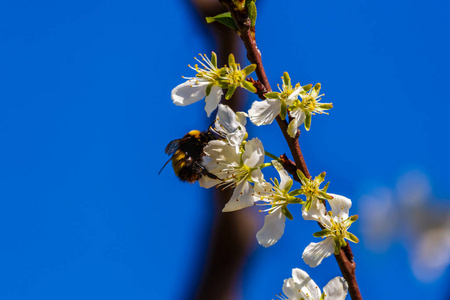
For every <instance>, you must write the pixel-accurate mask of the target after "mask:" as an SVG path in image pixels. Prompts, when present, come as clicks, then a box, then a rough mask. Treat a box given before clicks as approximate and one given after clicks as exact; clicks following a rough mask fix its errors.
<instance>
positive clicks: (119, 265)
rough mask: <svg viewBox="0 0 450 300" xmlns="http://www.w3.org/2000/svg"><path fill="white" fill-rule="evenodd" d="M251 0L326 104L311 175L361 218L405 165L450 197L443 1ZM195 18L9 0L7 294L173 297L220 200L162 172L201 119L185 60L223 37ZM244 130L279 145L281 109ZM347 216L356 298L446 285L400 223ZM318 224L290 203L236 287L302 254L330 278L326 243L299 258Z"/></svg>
mask: <svg viewBox="0 0 450 300" xmlns="http://www.w3.org/2000/svg"><path fill="white" fill-rule="evenodd" d="M260 2H261V3H259V2H258V3H257V4H258V8H259V15H258V20H257V40H258V45H259V48H260V50H261V52H262V57H263V61H264V65H265V68H266V72H267V73H268V76H269V79H270V81H271V83H272V86H275V85H276V84H277V83H280V76H281V75H282V74H283V72H284V71H288V72H289V74H290V75H291V78H292V79H293V80H294V81H300V82H301V83H302V84H306V83H315V82H321V83H322V90H323V92H324V93H325V94H326V96H325V98H324V101H325V100H326V101H325V102H333V104H334V108H333V109H332V110H331V112H330V115H329V116H315V117H314V118H313V120H312V127H311V131H310V132H305V131H302V136H301V144H302V148H303V151H304V155H305V157H306V161H307V163H308V166H309V169H310V171H311V173H312V174H318V173H320V172H321V171H327V179H328V180H330V181H331V185H330V191H332V192H334V193H338V194H343V195H346V196H347V197H349V198H351V199H353V201H354V207H353V209H352V213H357V214H359V215H360V218H364V217H365V216H364V215H362V214H361V211H362V210H360V203H359V202H358V199H360V198H361V197H363V196H364V195H366V194H368V193H370V191H371V190H373V189H374V188H377V187H379V186H386V187H389V188H394V187H395V184H396V182H397V181H398V179H399V178H400V177H401V176H402V175H403V174H405V173H406V172H408V171H411V170H416V171H420V172H421V173H423V174H425V175H426V177H427V178H428V180H429V182H430V185H431V188H432V192H433V195H434V198H435V199H434V201H435V202H441V204H444V205H446V204H447V203H448V202H447V201H445V200H439V199H449V198H450V185H448V182H449V175H448V172H447V170H448V168H449V167H450V161H449V159H448V146H449V142H448V129H449V126H448V121H447V120H448V119H447V117H446V115H447V113H448V110H449V108H450V102H449V100H450V99H449V98H450V97H449V96H450V93H449V91H448V89H447V88H446V85H447V84H448V81H449V79H450V78H449V77H450V76H449V73H448V69H449V67H450V60H449V56H448V53H450V43H449V41H448V35H449V29H450V21H449V20H448V17H447V12H448V11H449V9H450V4H449V2H448V1H444V0H440V1H439V0H432V1H426V2H424V1H416V0H408V1H406V0H398V1H376V2H374V1H361V0H359V1H335V0H333V1H331V0H324V1H304V2H300V1H276V2H274V1H260ZM200 26H201V25H200V24H199V22H198V20H197V16H196V15H194V14H193V10H192V9H191V8H190V7H189V4H188V3H187V2H183V1H160V2H158V3H156V4H152V3H151V2H149V1H137V0H136V1H134V0H132V1H127V2H126V3H125V2H123V1H76V2H67V1H45V0H43V1H9V2H8V3H6V2H5V3H3V5H2V9H1V10H0V49H1V51H0V53H1V55H0V136H1V139H2V141H3V147H1V148H0V153H1V157H2V159H0V199H1V200H2V201H1V204H2V205H1V207H0V228H1V229H0V231H1V236H2V239H1V240H2V243H0V269H1V270H2V271H1V272H0V282H2V284H1V285H0V286H1V288H0V298H1V299H7V300H9V299H11V300H12V299H14V300H15V299H49V300H51V299H126V298H128V299H152V298H155V297H158V299H179V298H180V297H182V296H181V295H182V294H183V291H184V289H186V288H188V287H189V278H190V277H191V272H192V270H193V268H195V266H196V265H197V264H198V263H199V262H197V261H196V260H197V259H198V258H199V257H200V255H199V252H200V251H202V246H203V244H201V243H199V242H198V241H202V240H203V239H204V234H205V232H206V231H207V230H206V229H205V228H207V227H208V226H209V224H210V222H211V217H210V215H209V211H210V209H211V203H210V201H212V199H209V198H208V197H209V194H208V193H207V192H205V191H204V190H202V189H200V188H199V187H198V185H189V184H184V183H181V182H179V181H178V179H177V178H176V177H175V176H174V175H173V172H172V171H171V170H170V168H167V169H166V170H164V172H163V173H162V174H161V175H160V176H157V173H158V171H159V169H160V168H161V166H162V165H163V163H164V162H165V161H166V160H167V157H166V155H165V154H164V152H163V151H164V147H165V146H166V144H167V143H168V142H169V141H170V140H172V139H175V138H179V137H181V136H182V135H184V134H185V133H186V132H187V131H189V130H191V129H194V128H206V127H207V126H208V124H209V123H210V121H208V120H207V119H206V117H205V113H204V111H203V105H202V104H201V103H197V104H194V105H191V106H189V107H176V106H174V105H173V104H172V102H171V100H170V91H171V89H172V88H173V87H175V86H176V85H177V84H179V83H181V82H182V78H181V75H185V76H192V75H193V73H192V71H191V70H190V69H189V68H188V67H187V64H192V63H194V61H193V57H194V56H195V55H197V53H199V52H201V53H209V52H210V51H211V50H215V49H214V44H213V43H212V42H211V39H210V37H209V36H207V32H206V31H205V30H203V29H202V28H201V27H200ZM242 64H243V65H246V64H247V63H246V62H245V61H244V62H242ZM254 100H256V99H255V97H250V98H249V99H248V102H247V104H246V107H247V108H248V107H249V106H250V105H251V102H252V101H254ZM249 131H250V135H251V136H258V137H260V138H261V140H262V141H263V143H264V145H265V147H266V148H267V150H269V151H270V152H272V153H275V154H281V153H284V152H287V151H288V150H287V147H286V145H285V144H284V143H282V141H280V139H281V137H280V135H279V129H278V128H276V126H275V124H274V125H272V126H265V127H260V128H256V127H254V126H250V127H249ZM180 195H181V196H180ZM433 203H434V202H433ZM430 205H433V204H430ZM447 207H448V206H447ZM294 211H295V210H294ZM297 215H298V214H297ZM261 218H262V216H261ZM354 226H355V228H356V229H355V230H356V234H357V235H358V236H360V237H361V243H360V244H359V245H356V246H354V247H353V249H354V252H355V256H356V260H357V263H358V269H357V272H358V279H359V282H360V285H361V289H362V292H363V295H364V298H365V299H368V300H371V299H380V298H383V299H403V298H405V299H421V298H424V297H427V298H429V299H444V297H448V295H449V293H450V291H449V289H448V286H447V285H446V283H447V282H448V277H449V273H448V270H447V271H446V272H445V273H444V274H443V275H442V276H441V277H440V278H439V279H436V280H435V281H433V282H431V283H423V282H421V281H419V280H417V279H416V277H415V276H414V275H413V273H412V272H411V268H410V261H409V260H408V256H409V255H410V254H409V253H410V252H409V249H408V243H405V242H404V238H403V237H402V236H401V235H400V236H397V237H396V239H394V240H393V242H392V243H391V244H389V246H388V247H387V248H386V249H385V250H384V251H383V252H381V253H380V252H374V251H372V250H371V249H370V248H369V247H368V246H367V244H368V243H366V241H365V240H364V239H365V238H364V236H361V234H362V233H361V232H360V229H361V228H360V227H358V226H360V225H358V223H357V224H355V225H354ZM299 228H301V230H299ZM316 229H317V228H315V227H314V225H311V226H310V225H309V224H307V225H305V222H302V220H301V218H297V219H296V220H294V221H293V222H290V223H289V224H288V225H287V227H286V233H285V235H284V236H283V238H282V239H281V240H280V241H279V242H278V243H277V244H276V245H275V246H273V247H271V248H269V249H263V248H257V250H256V252H255V253H254V255H253V256H252V257H251V260H250V262H249V263H248V265H247V266H246V268H245V276H244V279H243V282H242V293H243V296H244V299H272V298H273V297H274V295H275V294H276V293H279V292H281V286H282V282H283V279H285V278H287V277H289V276H290V272H291V269H292V268H294V267H300V268H304V269H305V270H307V271H308V272H309V273H310V274H311V276H312V277H313V278H314V279H315V280H316V282H318V283H319V285H322V286H323V285H325V284H326V283H327V282H328V280H330V279H331V278H332V277H334V276H337V275H338V274H339V271H338V269H337V266H336V263H335V262H334V261H333V260H332V259H328V260H327V261H325V262H324V263H323V264H322V265H321V266H319V267H318V268H315V269H309V268H308V267H307V266H306V265H305V264H304V263H303V261H302V260H301V252H302V251H303V249H304V247H305V246H306V245H307V244H308V243H309V242H310V241H311V239H312V236H311V234H312V233H313V232H314V231H315V230H316ZM412 239H414V236H413V237H412ZM254 242H255V243H256V239H255V241H254Z"/></svg>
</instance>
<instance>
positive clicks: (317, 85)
mask: <svg viewBox="0 0 450 300" xmlns="http://www.w3.org/2000/svg"><path fill="white" fill-rule="evenodd" d="M320 87H321V85H320V83H316V85H315V86H314V90H316V91H317V93H319V91H320Z"/></svg>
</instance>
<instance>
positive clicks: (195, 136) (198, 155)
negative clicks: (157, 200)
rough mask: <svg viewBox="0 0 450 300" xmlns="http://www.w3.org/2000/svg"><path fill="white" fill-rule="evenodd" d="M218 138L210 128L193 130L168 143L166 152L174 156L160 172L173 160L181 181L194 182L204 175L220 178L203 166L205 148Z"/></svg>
mask: <svg viewBox="0 0 450 300" xmlns="http://www.w3.org/2000/svg"><path fill="white" fill-rule="evenodd" d="M216 139H218V137H217V135H216V134H215V132H214V131H213V130H212V129H211V128H210V129H209V130H208V131H204V132H201V131H199V130H191V131H189V132H188V133H186V134H185V135H184V136H183V137H182V138H181V139H176V140H173V141H171V142H170V143H169V144H168V145H167V147H166V149H165V153H166V154H167V155H172V157H171V158H170V159H169V160H168V161H167V162H166V163H165V164H164V166H163V167H162V168H161V170H160V171H159V173H158V174H160V173H161V171H162V170H163V169H164V167H165V166H166V165H167V164H168V163H169V162H170V161H172V167H173V170H174V172H175V175H176V176H177V177H178V178H180V180H181V181H187V182H190V183H194V182H196V181H198V180H199V179H200V178H201V177H202V176H208V177H210V178H212V179H219V178H218V177H217V176H215V175H214V174H211V173H209V172H208V171H207V170H206V169H205V167H203V166H202V161H203V156H204V155H205V154H204V153H203V148H204V147H205V146H206V145H207V144H208V142H209V141H212V140H216Z"/></svg>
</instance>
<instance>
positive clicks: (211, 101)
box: [205, 85, 223, 118]
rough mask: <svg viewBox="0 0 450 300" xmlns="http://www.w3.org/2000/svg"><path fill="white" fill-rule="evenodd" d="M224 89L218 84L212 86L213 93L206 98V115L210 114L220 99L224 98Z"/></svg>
mask: <svg viewBox="0 0 450 300" xmlns="http://www.w3.org/2000/svg"><path fill="white" fill-rule="evenodd" d="M222 95H223V91H222V88H221V87H220V86H218V85H213V87H212V88H211V93H209V95H208V96H207V97H206V99H205V102H206V103H205V111H206V115H207V116H208V118H209V116H210V115H211V113H212V112H213V111H214V110H215V109H216V107H217V105H218V104H219V102H220V100H221V99H222Z"/></svg>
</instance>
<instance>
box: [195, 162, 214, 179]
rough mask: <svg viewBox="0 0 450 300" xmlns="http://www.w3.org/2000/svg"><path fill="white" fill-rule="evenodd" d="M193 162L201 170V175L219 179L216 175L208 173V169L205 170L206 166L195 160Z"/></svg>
mask: <svg viewBox="0 0 450 300" xmlns="http://www.w3.org/2000/svg"><path fill="white" fill-rule="evenodd" d="M195 164H196V165H197V167H198V168H199V169H200V170H201V172H202V175H205V176H208V177H209V178H211V179H217V180H220V178H219V177H217V176H216V175H214V174H211V173H209V172H208V170H206V168H205V167H204V166H202V165H201V164H199V163H197V162H196V163H195Z"/></svg>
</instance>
